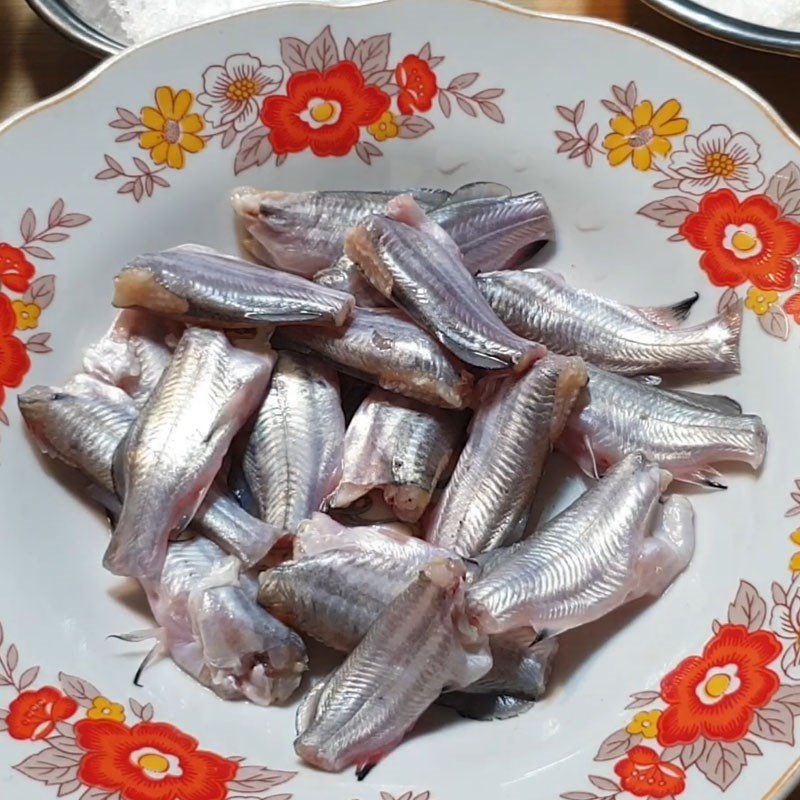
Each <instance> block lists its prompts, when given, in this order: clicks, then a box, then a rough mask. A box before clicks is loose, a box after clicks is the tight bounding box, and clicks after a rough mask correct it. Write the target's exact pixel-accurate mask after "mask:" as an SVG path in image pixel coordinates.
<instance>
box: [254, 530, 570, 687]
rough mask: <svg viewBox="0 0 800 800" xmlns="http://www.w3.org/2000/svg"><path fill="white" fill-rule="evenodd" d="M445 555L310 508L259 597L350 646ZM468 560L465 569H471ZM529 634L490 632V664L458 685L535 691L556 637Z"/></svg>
mask: <svg viewBox="0 0 800 800" xmlns="http://www.w3.org/2000/svg"><path fill="white" fill-rule="evenodd" d="M448 555H449V554H448V552H447V551H446V550H443V549H441V548H437V547H432V546H431V545H429V544H426V543H425V542H423V541H422V540H420V539H416V538H415V537H413V536H412V535H411V534H410V531H408V530H404V529H403V528H402V526H400V525H382V526H381V525H369V526H363V527H355V528H345V527H343V526H342V525H340V524H338V523H337V522H335V521H334V520H332V519H330V517H327V516H325V515H324V514H315V515H314V517H313V519H311V520H309V521H308V522H305V523H303V525H301V526H300V532H299V533H298V536H297V537H296V539H295V553H294V560H293V561H289V562H285V563H283V564H281V565H280V566H278V567H275V568H274V569H270V570H267V571H266V572H263V573H262V574H261V576H260V581H261V591H260V593H259V601H260V602H261V603H262V604H263V605H264V606H265V607H266V608H267V609H268V610H269V611H270V613H272V614H274V615H275V616H276V617H278V619H280V620H282V621H283V622H285V623H286V624H288V625H290V626H291V627H293V628H296V629H297V630H299V631H301V632H302V633H304V634H307V635H309V636H313V637H314V638H315V639H317V640H319V641H321V642H322V643H323V644H325V645H327V646H328V647H332V648H334V649H335V650H340V651H343V652H346V653H349V652H350V651H351V650H352V649H353V648H354V647H355V646H356V645H357V644H358V643H359V642H360V641H361V639H363V638H364V636H365V634H366V632H367V630H368V629H369V626H370V625H372V623H373V622H375V620H376V619H377V618H378V617H379V616H380V614H381V613H382V612H383V610H384V609H385V608H386V606H388V605H389V603H390V602H391V601H392V600H393V599H394V598H395V597H397V596H398V595H399V594H400V592H402V591H403V590H404V589H405V588H406V587H407V586H408V585H409V584H410V583H411V582H412V581H413V580H414V578H415V577H416V576H417V574H418V573H419V571H420V570H421V569H423V568H424V567H425V566H427V565H428V564H430V563H432V562H434V561H436V560H438V559H442V558H447V557H448ZM466 567H467V570H468V577H469V575H470V574H471V575H472V576H473V577H476V576H477V571H476V570H475V569H474V568H472V566H471V565H469V564H467V565H466ZM535 639H536V634H535V633H534V632H533V631H532V630H531V629H529V628H526V629H523V630H520V631H511V632H509V633H507V634H501V635H499V636H496V637H490V639H489V645H490V649H491V653H492V668H491V670H490V671H489V672H488V673H487V674H486V675H484V676H483V677H482V678H481V679H480V680H478V681H477V682H476V683H475V684H473V685H470V686H468V687H465V688H464V689H463V691H465V692H474V693H481V694H486V693H495V694H498V693H500V694H513V695H515V696H518V697H521V698H525V699H529V700H536V699H538V698H539V697H540V696H541V695H542V694H543V693H544V691H545V688H546V685H547V680H548V678H549V675H550V668H551V666H552V660H553V657H554V656H555V652H556V649H557V644H556V639H554V638H551V639H547V640H545V641H543V642H536V643H534V642H535Z"/></svg>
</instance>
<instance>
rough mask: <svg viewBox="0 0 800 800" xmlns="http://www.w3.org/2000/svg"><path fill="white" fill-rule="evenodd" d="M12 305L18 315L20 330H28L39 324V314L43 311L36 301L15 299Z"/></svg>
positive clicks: (18, 328)
mask: <svg viewBox="0 0 800 800" xmlns="http://www.w3.org/2000/svg"><path fill="white" fill-rule="evenodd" d="M11 305H12V306H13V308H14V314H15V315H16V317H17V330H18V331H27V330H31V329H32V328H37V327H38V326H39V315H40V314H41V313H42V309H41V308H39V306H37V305H36V303H26V302H25V301H24V300H15V301H14V302H13V303H12V304H11Z"/></svg>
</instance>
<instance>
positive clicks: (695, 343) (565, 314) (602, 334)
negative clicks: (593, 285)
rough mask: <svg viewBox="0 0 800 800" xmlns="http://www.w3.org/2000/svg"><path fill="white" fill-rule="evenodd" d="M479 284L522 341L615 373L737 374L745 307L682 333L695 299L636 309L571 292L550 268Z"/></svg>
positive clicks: (485, 278) (484, 278)
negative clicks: (684, 322)
mask: <svg viewBox="0 0 800 800" xmlns="http://www.w3.org/2000/svg"><path fill="white" fill-rule="evenodd" d="M477 284H478V288H479V289H480V290H481V292H483V294H484V296H485V297H486V299H487V300H488V301H489V304H490V305H491V307H492V308H493V309H494V311H495V313H496V314H497V316H498V317H500V319H502V320H503V322H505V323H506V325H508V327H509V328H511V330H513V331H515V332H516V333H518V334H519V335H520V336H524V337H526V338H528V339H531V340H533V341H536V342H540V343H541V344H543V345H545V346H546V347H548V348H549V349H550V350H553V351H554V352H556V353H563V354H564V355H579V356H581V357H583V358H585V359H586V360H587V361H588V362H590V363H591V364H594V365H595V366H598V367H602V368H603V369H606V370H609V371H610V372H619V373H622V374H625V375H634V374H640V373H643V374H651V373H661V372H676V371H679V372H684V371H693V370H699V371H703V372H715V373H730V372H738V371H739V366H740V365H739V334H740V331H741V327H742V308H741V304H740V303H738V304H736V305H734V306H732V307H731V308H729V309H728V310H727V311H725V312H723V313H722V314H720V315H719V316H718V317H715V318H714V319H712V320H709V321H708V322H705V323H703V324H702V325H697V326H694V327H690V328H679V327H677V325H678V323H679V322H681V321H682V320H683V319H685V318H686V315H687V314H688V312H689V309H690V308H691V306H692V305H693V304H694V302H695V300H696V299H697V297H696V296H695V297H692V298H689V299H688V300H684V301H682V302H680V303H676V304H675V305H672V306H664V307H640V308H634V307H632V306H626V305H622V304H621V303H616V302H614V301H613V300H607V299H605V298H603V297H600V296H598V295H595V294H592V293H591V292H587V291H585V290H583V289H577V288H575V287H573V286H569V285H568V284H567V283H566V281H564V279H563V278H562V277H561V276H560V275H557V274H556V273H554V272H550V271H549V270H546V269H526V270H511V271H508V272H495V273H488V274H486V275H479V276H478V277H477Z"/></svg>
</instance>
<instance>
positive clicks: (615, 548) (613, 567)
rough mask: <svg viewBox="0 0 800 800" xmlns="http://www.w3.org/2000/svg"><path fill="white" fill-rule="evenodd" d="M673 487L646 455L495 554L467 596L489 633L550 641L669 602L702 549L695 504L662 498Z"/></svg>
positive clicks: (635, 456) (626, 462) (628, 460)
mask: <svg viewBox="0 0 800 800" xmlns="http://www.w3.org/2000/svg"><path fill="white" fill-rule="evenodd" d="M670 480H671V475H670V474H669V472H666V471H665V470H662V469H660V468H659V466H658V465H657V464H655V463H653V462H652V461H648V460H647V459H646V458H645V457H644V456H643V455H642V454H641V453H632V454H631V455H629V456H626V457H625V458H624V459H623V460H622V461H620V462H619V463H618V464H617V465H616V466H614V467H612V469H610V470H609V472H608V473H607V474H606V476H605V477H604V478H603V479H602V480H601V481H600V482H599V483H598V484H597V485H596V486H594V487H592V488H591V489H589V490H588V491H587V492H586V493H585V494H584V495H583V496H582V497H580V498H579V499H578V500H576V501H575V502H574V503H573V504H572V505H571V506H569V508H567V509H566V510H565V511H563V512H562V513H561V514H559V515H558V516H557V517H555V518H554V519H553V520H551V521H550V522H548V523H547V524H546V525H545V526H544V527H543V528H542V529H541V530H539V531H538V532H537V533H536V534H535V535H533V536H531V537H530V538H528V539H526V540H524V541H522V542H519V543H518V544H515V545H513V546H512V547H510V548H509V549H508V550H503V551H498V552H497V553H492V554H491V555H490V556H489V559H488V561H487V563H486V564H485V565H484V572H483V574H482V575H481V578H480V579H479V580H478V581H476V582H475V583H474V584H473V585H472V586H471V587H470V588H469V591H468V592H467V608H468V613H469V616H470V620H471V621H472V622H473V624H475V625H477V626H478V627H479V628H480V629H481V630H482V631H484V632H486V633H502V632H504V631H509V630H513V629H515V628H522V627H531V628H533V629H534V630H535V631H536V632H537V633H539V634H541V635H551V634H554V633H560V632H562V631H565V630H568V629H569V628H574V627H577V626H578V625H585V624H586V623H587V622H592V621H593V620H596V619H598V618H599V617H602V616H604V615H605V614H608V613H609V612H611V611H613V610H614V609H615V608H617V607H619V606H621V605H622V604H623V603H627V602H629V601H631V600H634V599H636V598H638V597H642V596H643V595H646V594H651V595H653V596H658V595H660V594H661V593H662V592H663V591H664V590H665V589H666V588H667V586H669V584H670V583H671V582H672V581H673V580H674V579H675V577H676V576H677V575H678V574H680V573H681V572H682V571H683V570H684V569H685V568H686V566H687V565H688V563H689V561H690V559H691V557H692V553H693V551H694V512H693V511H692V506H691V503H690V502H689V501H688V500H687V499H686V498H685V497H681V496H678V495H671V496H670V497H669V498H668V499H667V500H666V501H665V502H664V503H663V505H662V506H660V507H659V502H658V501H659V499H660V498H661V494H662V492H663V491H664V489H666V488H667V486H668V485H669V483H670Z"/></svg>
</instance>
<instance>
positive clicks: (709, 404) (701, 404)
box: [662, 389, 742, 417]
mask: <svg viewBox="0 0 800 800" xmlns="http://www.w3.org/2000/svg"><path fill="white" fill-rule="evenodd" d="M662 391H664V392H666V393H667V394H671V395H673V396H675V397H677V398H678V399H679V400H683V401H684V402H686V403H689V404H691V405H693V406H696V407H697V408H702V409H705V410H708V411H716V412H717V413H718V414H725V415H726V416H731V417H739V416H741V415H742V406H741V405H740V404H739V403H738V402H737V401H736V400H734V399H733V398H732V397H728V396H727V395H724V394H698V393H697V392H686V391H682V390H680V389H664V390H662Z"/></svg>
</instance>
